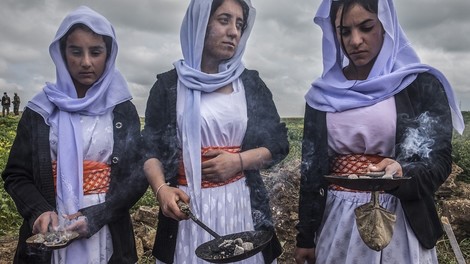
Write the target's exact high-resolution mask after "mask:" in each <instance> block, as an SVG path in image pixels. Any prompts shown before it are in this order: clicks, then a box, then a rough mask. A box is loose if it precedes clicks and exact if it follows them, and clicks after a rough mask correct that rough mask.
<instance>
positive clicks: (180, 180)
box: [177, 146, 245, 188]
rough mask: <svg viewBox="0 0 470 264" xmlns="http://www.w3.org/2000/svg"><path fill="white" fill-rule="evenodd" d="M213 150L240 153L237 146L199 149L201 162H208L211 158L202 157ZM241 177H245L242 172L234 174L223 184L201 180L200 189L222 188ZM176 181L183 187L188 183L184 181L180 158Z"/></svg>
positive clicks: (182, 165) (182, 164)
mask: <svg viewBox="0 0 470 264" xmlns="http://www.w3.org/2000/svg"><path fill="white" fill-rule="evenodd" d="M214 149H221V150H224V151H227V152H230V153H238V152H240V147H238V146H235V147H233V146H232V147H205V148H201V162H203V161H207V160H210V159H211V158H208V157H205V156H203V154H204V153H206V152H207V151H209V150H214ZM243 177H245V174H244V173H243V172H239V173H237V174H235V175H234V176H233V177H231V178H229V179H227V180H226V181H224V182H210V181H207V180H202V181H201V188H214V187H220V186H224V185H227V184H229V183H232V182H236V181H238V180H240V179H241V178H243ZM177 180H178V184H179V185H184V186H187V185H188V181H187V179H186V173H185V170H184V163H183V159H182V158H180V160H179V166H178V176H177Z"/></svg>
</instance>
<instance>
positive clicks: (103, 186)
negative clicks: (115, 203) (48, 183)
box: [52, 160, 111, 195]
mask: <svg viewBox="0 0 470 264" xmlns="http://www.w3.org/2000/svg"><path fill="white" fill-rule="evenodd" d="M52 174H53V176H54V187H55V188H56V190H57V161H53V162H52ZM110 176H111V167H110V166H109V165H108V164H106V163H102V162H97V161H92V160H85V161H83V194H84V195H88V194H97V193H106V192H108V189H109V182H110V181H111V177H110Z"/></svg>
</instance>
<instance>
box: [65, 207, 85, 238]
mask: <svg viewBox="0 0 470 264" xmlns="http://www.w3.org/2000/svg"><path fill="white" fill-rule="evenodd" d="M64 218H65V219H67V220H69V221H70V223H71V224H69V225H67V226H66V227H65V230H68V231H74V232H77V233H78V235H79V237H88V233H89V230H88V219H87V217H86V216H84V215H82V213H81V212H76V213H75V214H71V215H64Z"/></svg>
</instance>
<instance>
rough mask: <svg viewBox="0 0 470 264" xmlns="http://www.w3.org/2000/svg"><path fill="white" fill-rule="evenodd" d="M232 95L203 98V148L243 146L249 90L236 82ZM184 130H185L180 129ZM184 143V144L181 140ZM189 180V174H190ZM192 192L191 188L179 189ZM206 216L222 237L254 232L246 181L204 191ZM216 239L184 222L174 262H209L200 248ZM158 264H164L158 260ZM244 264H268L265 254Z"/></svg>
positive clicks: (202, 217)
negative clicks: (264, 259)
mask: <svg viewBox="0 0 470 264" xmlns="http://www.w3.org/2000/svg"><path fill="white" fill-rule="evenodd" d="M233 88H234V91H233V92H232V93H231V94H222V93H217V92H213V93H203V94H202V95H201V126H202V127H201V138H202V139H201V142H202V147H209V146H219V147H221V146H240V145H241V143H242V140H243V137H244V135H245V131H246V125H247V119H248V118H247V110H246V109H247V108H246V98H245V90H244V88H243V84H242V82H241V80H238V81H236V82H234V85H233ZM182 94H184V93H183V92H180V91H179V90H178V95H179V96H178V99H177V102H178V103H177V112H178V124H180V123H181V122H180V121H181V118H182V110H183V109H184V100H183V98H182V96H181V95H182ZM180 131H181V130H180ZM180 142H181V141H180ZM186 177H188V175H186ZM179 188H180V189H182V190H184V191H185V192H186V193H189V192H188V190H187V186H179ZM202 201H203V204H202V206H201V207H200V208H202V213H201V214H200V215H196V217H198V218H199V219H200V220H201V221H202V222H203V223H205V224H206V225H207V226H209V227H210V228H211V229H212V230H214V231H215V232H216V233H218V234H219V235H221V236H222V235H227V234H232V233H237V232H242V231H250V230H254V226H253V220H252V216H251V202H250V191H249V188H248V186H247V185H246V183H245V178H242V179H240V180H238V181H236V182H233V183H230V184H227V185H224V186H220V187H215V188H203V189H202ZM212 239H214V238H213V237H212V236H211V235H210V234H209V233H208V232H206V231H205V230H203V229H202V228H201V227H200V226H198V225H197V224H195V223H194V222H193V221H192V220H186V221H180V222H179V228H178V237H177V242H176V249H175V257H174V263H176V264H195V263H208V262H206V261H203V260H202V259H200V258H198V257H197V256H196V254H195V250H196V248H197V247H198V246H199V245H201V244H202V243H204V242H207V241H210V240H212ZM157 263H162V262H160V261H158V260H157ZM237 263H243V264H251V263H252V264H255V263H256V264H259V263H264V261H263V257H262V254H261V253H258V254H257V255H255V256H253V257H251V258H249V259H246V260H244V261H240V262H237Z"/></svg>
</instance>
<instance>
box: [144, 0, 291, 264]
mask: <svg viewBox="0 0 470 264" xmlns="http://www.w3.org/2000/svg"><path fill="white" fill-rule="evenodd" d="M254 18H255V9H254V8H253V7H252V6H251V3H250V1H242V0H215V1H212V0H203V1H191V3H190V5H189V8H188V10H187V13H186V16H185V18H184V20H183V24H182V28H181V48H182V51H183V57H184V59H182V60H179V61H177V62H175V63H174V66H175V69H173V70H171V71H169V72H166V73H163V74H160V75H158V76H157V79H158V80H157V82H156V83H155V85H154V86H153V88H152V90H151V91H150V95H149V99H148V102H147V109H146V114H145V117H146V119H145V127H144V130H143V132H142V133H143V138H144V142H145V146H146V151H147V154H146V161H145V163H144V171H145V173H146V176H147V179H148V181H149V183H150V186H151V187H152V189H153V191H154V193H155V197H156V199H157V200H158V203H159V205H160V209H161V211H160V214H159V221H158V229H157V237H156V241H155V245H154V250H153V253H154V255H155V256H156V258H157V262H158V263H161V262H163V263H173V262H174V263H202V262H203V261H202V260H201V259H198V258H197V257H196V255H195V249H196V248H197V247H198V246H199V245H201V244H202V243H204V242H206V241H209V240H212V239H213V237H212V236H211V235H210V234H209V233H207V232H206V231H204V230H203V229H201V228H200V227H199V226H198V225H196V224H195V223H194V222H193V221H180V220H185V219H188V217H187V216H186V215H185V214H184V213H182V212H181V211H180V209H179V208H178V206H177V204H176V201H178V200H182V201H184V202H186V203H189V204H190V207H191V210H192V212H193V213H194V214H195V215H196V217H198V218H199V219H200V220H201V221H202V222H204V223H205V224H206V225H208V226H209V227H211V228H212V229H214V230H215V231H216V232H217V233H218V234H220V235H226V234H231V233H237V232H242V231H250V230H271V231H274V227H273V223H272V217H271V213H270V208H269V201H268V196H267V191H266V188H265V186H264V184H263V181H262V179H261V176H260V172H259V169H260V168H263V167H267V166H269V165H272V164H275V163H276V162H279V161H280V160H282V159H283V158H284V157H285V156H286V155H287V153H288V148H289V144H288V141H287V130H286V127H285V124H283V123H281V122H280V118H279V115H278V113H277V110H276V107H275V105H274V102H273V101H272V96H271V93H270V91H269V90H268V88H267V87H266V85H265V84H264V83H263V81H262V80H261V79H260V77H259V76H258V73H257V72H256V71H252V70H247V69H245V68H244V66H243V64H242V62H241V58H242V55H243V52H244V50H245V45H246V42H247V39H248V36H249V34H250V31H251V28H252V26H253V22H254ZM167 183H168V184H169V186H168V185H167ZM178 221H179V222H178ZM280 253H281V248H280V244H279V241H278V240H277V237H276V235H274V236H273V239H272V240H271V242H270V243H269V245H268V246H267V247H266V249H265V250H264V251H263V254H257V255H256V256H254V257H252V258H250V259H247V260H246V261H244V262H242V263H272V262H273V261H274V260H275V258H277V257H278V256H279V255H280Z"/></svg>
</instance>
